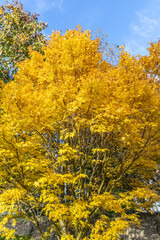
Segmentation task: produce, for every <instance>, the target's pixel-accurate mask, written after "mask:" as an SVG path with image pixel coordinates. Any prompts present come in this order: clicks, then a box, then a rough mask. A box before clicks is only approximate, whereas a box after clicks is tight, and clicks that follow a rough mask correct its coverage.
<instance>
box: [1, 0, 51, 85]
mask: <svg viewBox="0 0 160 240" xmlns="http://www.w3.org/2000/svg"><path fill="white" fill-rule="evenodd" d="M46 26H47V25H46V23H44V22H38V15H37V14H31V13H30V12H27V11H24V9H23V5H22V3H19V2H18V1H13V3H11V4H9V3H7V2H6V4H4V5H2V6H0V78H1V79H3V80H4V81H5V82H7V81H9V80H10V79H12V78H13V74H14V73H15V72H16V71H17V67H16V65H17V63H18V62H20V61H22V60H24V59H25V58H27V57H29V55H28V54H29V50H28V47H29V46H32V48H33V49H34V50H38V51H41V48H42V45H43V44H44V43H45V42H46V40H45V36H43V35H42V33H41V32H42V30H43V29H45V28H46Z"/></svg>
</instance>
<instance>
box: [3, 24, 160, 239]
mask: <svg viewBox="0 0 160 240" xmlns="http://www.w3.org/2000/svg"><path fill="white" fill-rule="evenodd" d="M100 45H101V43H100V40H99V39H98V38H97V39H95V40H92V38H91V33H90V31H82V29H81V28H80V27H78V28H76V29H74V30H68V31H67V32H66V33H65V34H63V35H62V34H61V33H60V32H53V34H52V35H51V39H50V41H49V42H48V45H47V46H45V47H44V48H43V51H44V55H42V54H40V53H38V52H35V51H30V59H26V60H25V61H24V62H21V63H20V64H19V66H18V73H17V74H16V75H15V80H14V81H12V82H9V83H7V84H3V83H2V87H1V108H2V111H1V119H0V182H1V183H0V184H1V193H0V203H1V204H0V214H1V216H2V217H1V221H0V229H1V230H2V231H3V235H4V236H7V238H8V239H9V238H10V237H12V236H13V235H14V229H12V230H10V229H8V228H7V227H6V223H7V222H8V221H11V220H12V221H13V225H14V224H15V221H16V219H18V218H20V217H21V218H25V219H27V220H30V221H33V222H34V223H35V225H36V226H37V228H38V230H39V233H40V235H41V238H42V239H48V237H49V235H50V234H51V232H52V231H55V232H56V234H57V238H58V239H63V240H67V239H68V240H74V239H76V240H82V239H83V240H88V239H91V240H96V239H102V240H106V239H107V240H111V239H112V240H114V239H119V234H120V233H122V232H123V231H124V230H125V229H126V228H127V227H129V225H130V224H132V223H133V222H134V223H135V222H138V218H137V216H136V214H133V212H134V211H137V210H140V211H143V210H144V209H145V210H150V208H151V207H152V205H153V204H154V202H156V201H158V199H159V196H158V195H157V194H156V192H155V190H152V184H151V181H150V179H152V177H153V175H154V172H155V170H156V169H157V159H158V158H159V145H160V143H159V142H160V141H159V140H160V123H159V118H160V94H159V84H158V82H157V81H156V79H155V78H154V76H153V75H151V74H149V73H148V72H147V71H146V63H147V61H148V62H149V60H148V58H147V60H145V59H144V58H141V57H139V58H134V57H131V56H130V55H129V54H128V53H127V52H125V51H124V50H123V48H122V50H121V56H120V59H119V63H118V65H117V66H111V65H110V64H108V63H107V62H106V61H105V60H103V58H102V53H101V51H100ZM152 61H154V58H152ZM155 61H156V60H155ZM6 213H7V214H6ZM41 215H44V216H46V217H47V218H48V219H49V220H50V222H51V227H50V229H46V232H45V233H43V232H42V231H41V228H40V224H39V221H40V216H41Z"/></svg>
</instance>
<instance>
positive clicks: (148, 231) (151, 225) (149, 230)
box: [16, 213, 160, 240]
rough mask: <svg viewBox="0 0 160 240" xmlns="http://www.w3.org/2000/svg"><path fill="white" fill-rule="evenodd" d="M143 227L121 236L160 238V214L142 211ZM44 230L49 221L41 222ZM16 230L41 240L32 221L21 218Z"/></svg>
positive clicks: (123, 238) (127, 238)
mask: <svg viewBox="0 0 160 240" xmlns="http://www.w3.org/2000/svg"><path fill="white" fill-rule="evenodd" d="M140 219H141V228H136V227H134V226H133V227H131V228H129V229H127V230H126V234H125V235H123V236H121V240H160V215H159V214H156V213H154V214H149V213H141V214H140ZM40 225H41V228H42V231H45V229H47V227H48V226H49V225H50V223H49V222H48V221H45V220H44V221H42V222H41V223H40ZM16 232H17V234H18V235H19V236H24V235H30V236H32V237H33V239H34V240H40V239H41V238H40V236H39V233H38V230H37V229H36V227H35V226H34V224H33V223H31V222H25V221H24V220H21V221H19V222H18V224H17V225H16ZM50 240H57V238H56V236H55V235H54V233H53V235H52V237H51V238H50Z"/></svg>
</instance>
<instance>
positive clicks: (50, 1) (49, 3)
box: [35, 0, 64, 14]
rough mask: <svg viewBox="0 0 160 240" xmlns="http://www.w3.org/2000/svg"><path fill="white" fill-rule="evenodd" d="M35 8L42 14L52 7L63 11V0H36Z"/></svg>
mask: <svg viewBox="0 0 160 240" xmlns="http://www.w3.org/2000/svg"><path fill="white" fill-rule="evenodd" d="M35 9H36V12H38V13H40V14H42V13H44V12H45V11H49V10H52V9H56V10H58V11H63V10H64V9H63V0H36V1H35Z"/></svg>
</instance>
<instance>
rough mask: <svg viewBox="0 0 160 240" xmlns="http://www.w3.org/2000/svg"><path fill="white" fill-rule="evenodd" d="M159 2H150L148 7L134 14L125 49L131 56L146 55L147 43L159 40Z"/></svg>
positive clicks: (158, 0) (151, 0)
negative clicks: (134, 17)
mask: <svg viewBox="0 0 160 240" xmlns="http://www.w3.org/2000/svg"><path fill="white" fill-rule="evenodd" d="M159 12H160V0H150V2H149V4H148V6H146V7H145V8H144V9H142V10H140V11H138V12H137V13H136V21H135V22H133V23H132V24H131V25H130V36H129V38H128V40H127V41H125V45H126V49H127V50H128V51H129V52H130V53H131V54H133V55H137V54H141V55H144V54H146V53H147V50H146V47H148V43H150V42H152V41H157V40H158V39H159V38H160V14H159Z"/></svg>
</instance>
